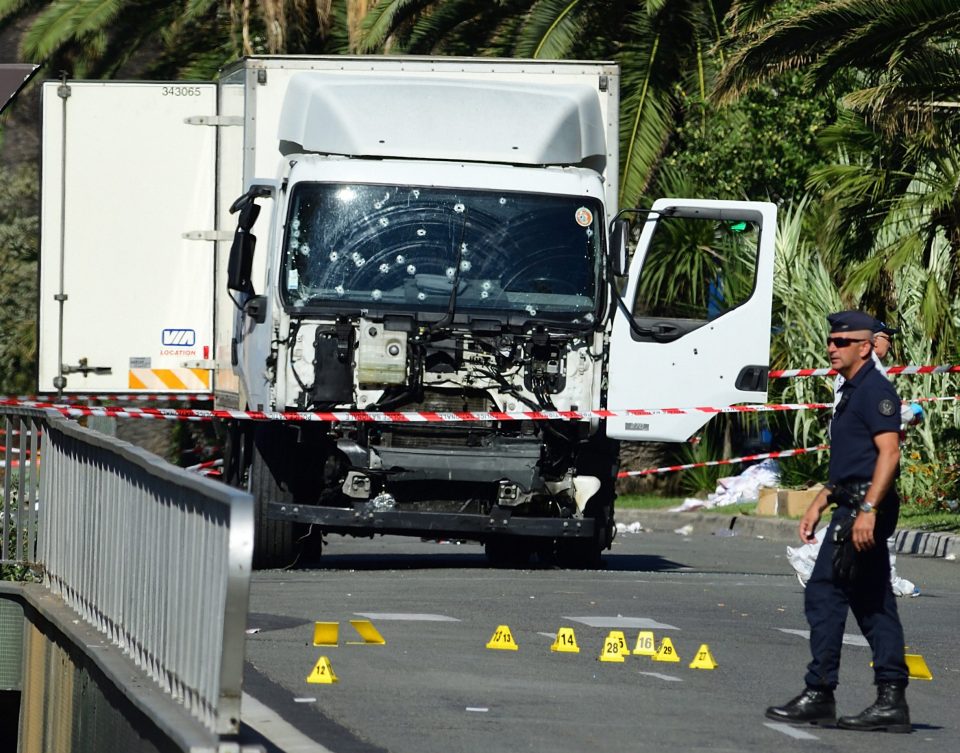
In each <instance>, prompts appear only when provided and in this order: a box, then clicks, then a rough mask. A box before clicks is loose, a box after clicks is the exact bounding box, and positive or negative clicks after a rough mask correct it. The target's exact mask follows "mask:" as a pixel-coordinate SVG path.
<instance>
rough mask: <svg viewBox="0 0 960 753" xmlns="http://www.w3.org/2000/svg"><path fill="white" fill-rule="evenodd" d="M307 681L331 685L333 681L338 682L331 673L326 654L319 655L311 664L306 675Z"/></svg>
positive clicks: (331, 669)
mask: <svg viewBox="0 0 960 753" xmlns="http://www.w3.org/2000/svg"><path fill="white" fill-rule="evenodd" d="M307 682H309V683H311V684H313V685H332V684H333V683H335V682H340V680H339V679H338V678H337V676H336V675H335V674H334V673H333V667H331V666H330V660H329V659H328V658H327V657H326V656H321V657H320V659H319V660H318V661H317V663H316V664H314V665H313V669H311V670H310V674H309V675H307Z"/></svg>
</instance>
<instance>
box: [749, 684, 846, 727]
mask: <svg viewBox="0 0 960 753" xmlns="http://www.w3.org/2000/svg"><path fill="white" fill-rule="evenodd" d="M766 716H767V719H776V720H777V721H778V722H789V723H791V724H833V723H835V722H836V721H837V705H836V703H835V702H834V700H833V691H832V690H830V689H829V688H807V689H806V690H804V691H803V692H802V693H801V694H800V695H798V696H797V697H796V698H794V699H793V700H792V701H790V702H789V703H785V704H784V705H783V706H771V707H770V708H768V709H767V714H766Z"/></svg>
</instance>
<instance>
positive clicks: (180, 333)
mask: <svg viewBox="0 0 960 753" xmlns="http://www.w3.org/2000/svg"><path fill="white" fill-rule="evenodd" d="M160 342H161V343H162V344H163V345H164V346H166V347H168V348H192V347H193V346H194V345H196V344H197V333H196V331H195V330H192V329H165V330H163V332H162V333H161V335H160Z"/></svg>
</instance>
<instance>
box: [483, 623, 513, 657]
mask: <svg viewBox="0 0 960 753" xmlns="http://www.w3.org/2000/svg"><path fill="white" fill-rule="evenodd" d="M487 648H496V649H500V650H502V651H516V650H517V649H518V648H519V646H517V642H516V641H515V640H513V634H512V633H511V632H510V628H509V627H507V626H506V625H498V626H497V629H496V630H495V631H494V632H493V635H492V636H490V640H489V641H487Z"/></svg>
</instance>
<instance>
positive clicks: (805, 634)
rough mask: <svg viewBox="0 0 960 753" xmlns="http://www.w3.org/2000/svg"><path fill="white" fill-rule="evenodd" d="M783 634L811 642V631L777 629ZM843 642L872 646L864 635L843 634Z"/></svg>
mask: <svg viewBox="0 0 960 753" xmlns="http://www.w3.org/2000/svg"><path fill="white" fill-rule="evenodd" d="M777 630H779V631H780V632H781V633H789V634H790V635H799V636H800V637H801V638H806V639H807V640H810V631H809V630H791V629H790V628H777ZM843 642H844V643H845V644H847V645H848V646H868V647H869V646H870V644H869V643H867V639H866V638H864V637H863V636H862V635H853V634H851V633H844V634H843Z"/></svg>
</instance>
